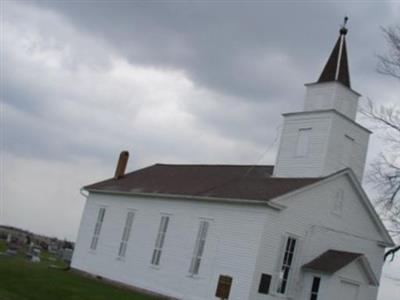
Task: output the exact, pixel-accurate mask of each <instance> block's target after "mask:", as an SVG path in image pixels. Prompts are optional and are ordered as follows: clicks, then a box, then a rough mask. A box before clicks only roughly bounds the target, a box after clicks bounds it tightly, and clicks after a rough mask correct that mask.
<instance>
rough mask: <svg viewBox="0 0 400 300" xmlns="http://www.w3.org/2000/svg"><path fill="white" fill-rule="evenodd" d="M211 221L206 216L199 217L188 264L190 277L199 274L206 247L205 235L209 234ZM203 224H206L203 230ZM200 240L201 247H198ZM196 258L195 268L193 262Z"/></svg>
mask: <svg viewBox="0 0 400 300" xmlns="http://www.w3.org/2000/svg"><path fill="white" fill-rule="evenodd" d="M211 221H212V220H211V219H208V218H200V219H199V223H198V229H197V235H196V240H195V244H194V247H193V253H192V257H191V260H190V266H189V276H190V277H197V276H199V274H200V266H201V263H202V262H203V260H204V252H205V249H206V241H207V236H209V232H210V226H211ZM203 224H207V226H206V229H205V231H204V228H203ZM201 241H202V242H203V247H202V248H200V242H201ZM197 259H198V260H200V262H199V265H198V267H197V270H196V268H195V263H196V260H197Z"/></svg>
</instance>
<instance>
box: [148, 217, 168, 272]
mask: <svg viewBox="0 0 400 300" xmlns="http://www.w3.org/2000/svg"><path fill="white" fill-rule="evenodd" d="M170 219H171V214H164V213H162V214H161V218H160V223H159V226H158V231H157V237H156V241H155V244H154V247H153V251H152V255H151V261H150V265H151V266H153V267H159V266H160V261H161V254H162V252H163V248H164V244H165V237H166V235H167V231H168V225H169V223H170ZM163 220H167V221H166V223H165V222H164V223H163ZM156 253H158V254H156ZM155 255H158V258H157V257H156V256H155Z"/></svg>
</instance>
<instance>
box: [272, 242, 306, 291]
mask: <svg viewBox="0 0 400 300" xmlns="http://www.w3.org/2000/svg"><path fill="white" fill-rule="evenodd" d="M289 240H293V241H294V242H295V243H294V248H293V251H289V253H288V254H287V250H288V249H289V250H291V248H289V247H290V246H291V244H292V243H293V242H292V243H291V244H289ZM299 244H300V238H299V237H298V236H296V235H292V234H287V235H285V238H284V242H283V243H282V247H281V249H282V250H283V252H282V253H281V259H280V260H279V261H280V264H279V266H278V273H277V276H276V282H275V289H274V292H275V294H276V295H280V296H284V295H287V293H288V290H289V285H290V281H291V276H292V271H293V268H294V267H295V260H296V256H297V252H298V251H299V250H298V248H299ZM288 260H289V262H290V264H289V265H288V264H287V262H288ZM286 270H287V271H286ZM281 274H282V275H281ZM281 276H282V278H281ZM284 277H286V278H284ZM283 281H285V284H284V285H282V282H283Z"/></svg>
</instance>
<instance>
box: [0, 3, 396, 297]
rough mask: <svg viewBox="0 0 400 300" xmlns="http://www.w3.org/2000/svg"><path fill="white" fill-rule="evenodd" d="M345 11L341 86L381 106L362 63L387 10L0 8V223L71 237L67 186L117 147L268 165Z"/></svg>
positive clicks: (71, 201) (105, 169)
mask: <svg viewBox="0 0 400 300" xmlns="http://www.w3.org/2000/svg"><path fill="white" fill-rule="evenodd" d="M349 3H350V4H349ZM345 14H347V15H349V17H350V20H349V24H348V27H349V33H348V35H347V43H348V54H349V62H350V73H351V79H352V87H353V89H355V90H356V91H358V92H360V93H361V94H362V95H363V96H364V97H363V101H365V99H366V98H371V99H372V100H373V101H375V102H377V103H380V104H393V103H395V101H396V100H398V95H399V94H400V88H399V85H398V82H396V81H394V80H393V79H390V78H388V77H384V76H382V75H379V74H377V73H376V72H375V67H376V56H375V55H376V54H377V53H384V52H385V40H384V38H383V36H382V32H381V29H380V27H381V26H390V25H394V24H396V22H397V24H399V20H400V3H399V2H383V1H377V2H374V1H324V2H319V1H308V2H300V1H290V2H289V1H287V2H285V3H282V1H256V2H251V1H248V2H246V3H243V2H238V1H235V2H230V3H228V2H226V1H223V2H222V1H221V2H213V1H201V2H200V1H199V2H192V3H188V2H183V1H176V2H169V3H164V2H133V1H121V2H118V1H113V2H108V1H98V2H92V1H33V0H32V1H28V2H23V1H1V22H2V23H1V39H2V40H1V143H0V147H1V149H0V150H1V161H0V163H1V174H0V175H1V187H0V193H1V194H0V196H1V199H0V200H1V202H0V204H1V211H0V223H2V224H9V225H15V226H19V227H22V228H26V229H29V230H32V231H35V232H40V233H44V234H48V235H55V236H58V237H61V238H63V237H66V238H69V239H75V237H76V234H77V230H78V227H79V222H80V218H81V214H82V210H83V205H84V198H83V197H82V196H81V195H80V194H79V189H80V187H81V186H83V185H85V184H88V183H92V182H95V181H97V180H100V179H104V178H107V177H110V176H112V175H113V172H114V167H115V162H116V159H117V157H118V154H119V152H120V151H121V150H125V149H126V150H129V151H130V153H131V160H130V162H129V165H128V168H129V170H134V169H137V168H139V167H143V166H146V165H149V164H154V163H157V162H164V163H231V164H233V163H241V164H254V163H257V162H258V163H262V164H273V163H274V160H275V153H276V143H275V144H274V141H275V139H276V136H277V134H278V133H279V129H280V126H281V124H282V118H281V113H284V112H290V111H298V110H301V107H302V102H303V96H304V86H303V84H304V83H308V82H314V81H316V79H317V78H318V76H319V75H320V72H321V71H322V68H323V66H324V64H325V62H326V60H327V58H328V55H329V53H330V51H331V50H332V47H333V45H334V43H335V41H336V39H337V36H338V30H339V27H340V24H341V22H342V20H343V17H344V15H345ZM360 122H361V123H362V122H363V120H360ZM364 124H365V123H364ZM266 149H269V151H267V152H266V153H265V151H266ZM378 152H379V138H378V137H377V134H376V135H375V136H374V137H373V138H372V139H371V143H370V152H369V156H368V162H370V161H371V160H372V159H373V158H374V156H375V155H376V154H377V153H378ZM263 153H264V154H265V155H262V154H263ZM261 156H262V159H260V157H261ZM387 268H388V270H387V271H386V273H385V274H386V275H385V276H386V277H387V276H391V277H396V276H397V281H396V280H389V279H387V278H386V279H385V281H384V282H383V284H382V285H383V288H382V289H381V293H382V295H381V299H385V300H389V299H394V298H390V296H389V294H391V295H393V294H394V293H393V291H394V290H395V289H397V290H398V291H399V292H400V287H399V282H400V279H399V277H400V271H399V269H400V268H399V265H395V264H391V265H388V267H387ZM385 293H386V294H385Z"/></svg>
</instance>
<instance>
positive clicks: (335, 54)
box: [317, 17, 350, 88]
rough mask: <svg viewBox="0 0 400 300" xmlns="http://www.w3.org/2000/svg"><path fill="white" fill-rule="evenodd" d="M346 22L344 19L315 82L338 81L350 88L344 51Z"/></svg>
mask: <svg viewBox="0 0 400 300" xmlns="http://www.w3.org/2000/svg"><path fill="white" fill-rule="evenodd" d="M347 20H348V18H347V17H345V19H344V23H343V25H342V27H341V29H340V32H339V33H340V35H339V38H338V40H337V42H336V44H335V47H334V48H333V50H332V53H331V55H330V56H329V59H328V61H327V63H326V65H325V68H324V70H323V71H322V73H321V76H320V77H319V79H318V81H317V82H327V81H339V82H341V83H343V84H344V85H345V86H347V87H349V88H350V74H349V65H348V62H347V50H346V34H347V28H346V23H347Z"/></svg>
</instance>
